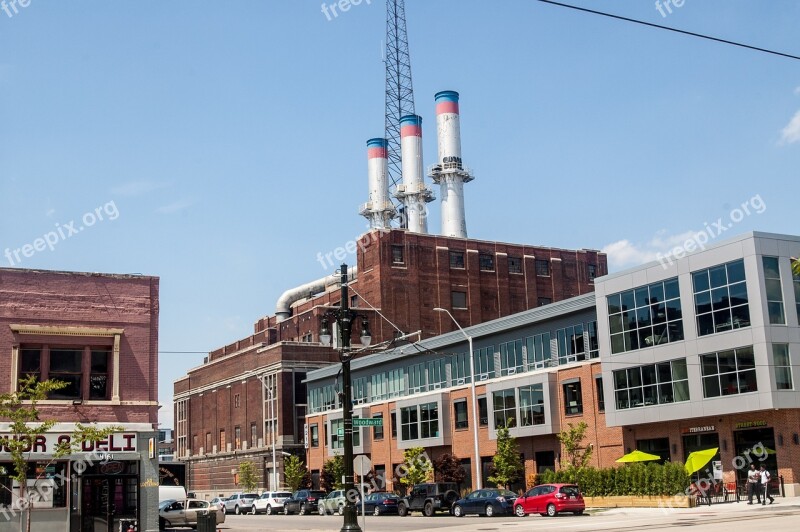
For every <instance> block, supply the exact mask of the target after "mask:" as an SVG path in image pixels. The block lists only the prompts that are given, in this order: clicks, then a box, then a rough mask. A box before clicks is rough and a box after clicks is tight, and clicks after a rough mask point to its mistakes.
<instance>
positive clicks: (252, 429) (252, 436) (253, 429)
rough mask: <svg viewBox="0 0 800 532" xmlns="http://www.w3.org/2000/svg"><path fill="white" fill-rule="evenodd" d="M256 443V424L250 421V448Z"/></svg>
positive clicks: (253, 447)
mask: <svg viewBox="0 0 800 532" xmlns="http://www.w3.org/2000/svg"><path fill="white" fill-rule="evenodd" d="M315 426H316V425H315ZM257 443H258V426H257V425H256V424H255V423H250V448H251V449H255V447H256V444H257Z"/></svg>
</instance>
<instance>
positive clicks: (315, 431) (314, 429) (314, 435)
mask: <svg viewBox="0 0 800 532" xmlns="http://www.w3.org/2000/svg"><path fill="white" fill-rule="evenodd" d="M309 434H310V438H311V442H310V445H311V447H319V425H317V424H316V423H314V424H312V425H311V429H310V430H309Z"/></svg>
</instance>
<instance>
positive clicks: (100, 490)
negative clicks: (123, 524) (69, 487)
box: [80, 477, 114, 532]
mask: <svg viewBox="0 0 800 532" xmlns="http://www.w3.org/2000/svg"><path fill="white" fill-rule="evenodd" d="M112 483H113V479H109V478H106V477H88V478H83V479H81V501H80V508H81V532H111V530H112V526H113V515H114V508H113V502H112V496H111V495H112V494H111V488H112Z"/></svg>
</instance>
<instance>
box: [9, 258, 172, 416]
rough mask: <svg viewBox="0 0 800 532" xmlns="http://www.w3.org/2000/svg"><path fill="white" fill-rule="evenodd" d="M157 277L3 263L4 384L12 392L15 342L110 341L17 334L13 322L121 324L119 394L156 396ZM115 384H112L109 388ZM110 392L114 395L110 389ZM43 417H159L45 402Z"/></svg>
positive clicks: (146, 410)
mask: <svg viewBox="0 0 800 532" xmlns="http://www.w3.org/2000/svg"><path fill="white" fill-rule="evenodd" d="M158 291H159V280H158V278H157V277H147V276H131V275H105V274H92V273H72V272H54V271H40V270H17V269H0V353H4V356H2V357H0V390H2V391H3V392H5V391H7V390H9V388H10V385H11V379H12V378H16V376H12V375H11V350H12V346H14V345H19V344H20V343H24V344H31V343H38V342H41V343H46V344H51V345H52V344H55V345H58V344H61V345H70V346H71V345H75V346H78V345H81V346H82V345H107V346H111V345H113V339H105V338H90V337H70V336H64V337H61V336H42V337H38V336H33V335H17V334H15V333H14V332H13V331H12V330H11V328H10V327H9V326H10V325H11V324H24V325H42V326H59V327H66V326H69V327H97V328H121V329H124V333H123V334H122V337H121V343H120V356H119V360H120V369H119V373H120V387H119V390H120V400H121V401H137V402H147V401H153V402H155V401H157V400H158V312H159V307H158ZM110 386H111V383H109V387H110ZM109 397H110V393H109ZM40 410H41V415H42V418H43V419H56V420H59V421H65V422H70V421H84V422H89V421H108V422H129V423H153V424H154V426H155V424H156V423H158V407H157V406H148V405H124V406H110V405H97V404H93V403H91V402H88V403H84V404H83V405H79V406H73V405H71V404H70V405H52V404H46V403H43V404H42V405H41V409H40Z"/></svg>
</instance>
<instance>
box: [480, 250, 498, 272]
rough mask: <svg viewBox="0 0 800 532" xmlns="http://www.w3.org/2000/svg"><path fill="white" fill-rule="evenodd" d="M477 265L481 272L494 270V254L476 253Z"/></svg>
mask: <svg viewBox="0 0 800 532" xmlns="http://www.w3.org/2000/svg"><path fill="white" fill-rule="evenodd" d="M478 266H479V267H480V270H481V271H482V272H493V271H494V256H493V255H490V254H489V253H479V254H478Z"/></svg>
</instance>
